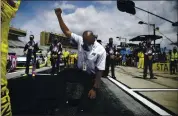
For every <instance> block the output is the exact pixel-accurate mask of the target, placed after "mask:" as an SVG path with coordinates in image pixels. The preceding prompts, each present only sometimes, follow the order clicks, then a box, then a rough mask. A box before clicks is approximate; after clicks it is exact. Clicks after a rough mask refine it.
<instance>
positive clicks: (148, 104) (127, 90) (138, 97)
mask: <svg viewBox="0 0 178 116" xmlns="http://www.w3.org/2000/svg"><path fill="white" fill-rule="evenodd" d="M108 79H109V80H110V81H112V82H113V83H115V84H116V85H118V86H119V87H120V88H122V89H123V90H124V91H126V92H127V93H129V94H130V95H132V96H133V97H135V98H136V99H138V100H139V101H140V102H142V103H143V104H145V105H146V106H148V107H149V108H151V109H152V110H153V111H155V112H157V113H158V114H160V115H162V116H168V115H169V116H171V114H169V113H168V112H166V111H164V110H163V109H161V108H160V107H158V106H156V105H155V104H153V103H152V102H150V101H149V100H147V99H145V98H144V97H142V96H140V95H138V94H137V93H135V92H134V91H133V90H131V89H129V88H127V87H126V86H125V85H123V84H122V83H120V82H118V81H116V80H114V79H113V78H111V77H108Z"/></svg>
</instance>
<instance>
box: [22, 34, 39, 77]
mask: <svg viewBox="0 0 178 116" xmlns="http://www.w3.org/2000/svg"><path fill="white" fill-rule="evenodd" d="M38 50H39V48H38V44H37V43H35V41H34V35H30V41H29V42H28V43H27V44H26V45H25V47H24V54H25V55H26V69H25V74H24V75H23V76H27V75H28V74H29V66H30V62H31V60H32V66H33V69H32V72H33V71H34V70H35V67H36V66H35V64H36V53H37V51H38ZM32 76H35V74H34V73H33V74H32Z"/></svg>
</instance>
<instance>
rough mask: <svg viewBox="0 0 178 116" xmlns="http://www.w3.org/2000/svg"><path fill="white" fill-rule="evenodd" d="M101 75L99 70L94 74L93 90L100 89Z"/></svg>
mask: <svg viewBox="0 0 178 116" xmlns="http://www.w3.org/2000/svg"><path fill="white" fill-rule="evenodd" d="M102 74H103V71H101V70H98V71H97V72H96V78H95V82H94V87H95V88H99V87H100V83H101V77H102Z"/></svg>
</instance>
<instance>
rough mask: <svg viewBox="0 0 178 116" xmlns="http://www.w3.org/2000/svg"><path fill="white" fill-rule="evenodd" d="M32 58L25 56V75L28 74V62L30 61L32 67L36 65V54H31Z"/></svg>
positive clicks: (29, 55)
mask: <svg viewBox="0 0 178 116" xmlns="http://www.w3.org/2000/svg"><path fill="white" fill-rule="evenodd" d="M33 56H34V57H33V58H32V54H27V57H26V70H25V73H26V74H29V66H30V61H31V60H32V66H33V65H36V53H35V54H33Z"/></svg>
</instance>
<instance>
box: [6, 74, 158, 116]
mask: <svg viewBox="0 0 178 116" xmlns="http://www.w3.org/2000/svg"><path fill="white" fill-rule="evenodd" d="M45 73H46V72H42V73H41V74H40V73H39V74H37V75H36V77H35V79H34V78H32V77H31V76H29V77H20V78H14V79H13V78H11V79H9V80H8V81H9V84H8V87H9V89H10V97H11V103H12V111H13V116H40V115H43V116H45V115H48V116H49V113H51V112H52V113H53V114H54V108H55V107H56V105H57V103H59V104H60V103H61V100H62V98H61V95H60V93H61V91H62V90H61V89H63V83H62V82H63V81H62V80H61V77H60V76H58V75H54V76H51V75H49V74H45ZM69 73H71V72H69ZM63 102H65V101H63ZM65 107H66V106H65V105H61V106H60V107H59V109H60V110H59V111H56V112H55V115H57V116H60V114H61V112H60V111H64V110H62V109H65ZM59 112H60V114H59ZM62 113H63V112H62ZM157 115H158V114H157V113H156V112H154V111H153V110H151V109H149V108H148V107H147V106H145V105H143V104H141V103H140V102H139V101H137V100H135V99H134V98H133V97H131V96H130V95H129V94H127V93H126V92H124V91H123V90H122V89H120V88H119V87H117V86H116V85H115V84H114V83H113V82H111V81H110V80H109V79H106V78H102V83H101V88H100V89H99V91H98V94H97V98H96V99H95V100H90V99H88V98H87V97H85V99H83V100H82V102H81V105H80V108H79V112H78V116H157ZM61 116H62V115H61Z"/></svg>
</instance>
